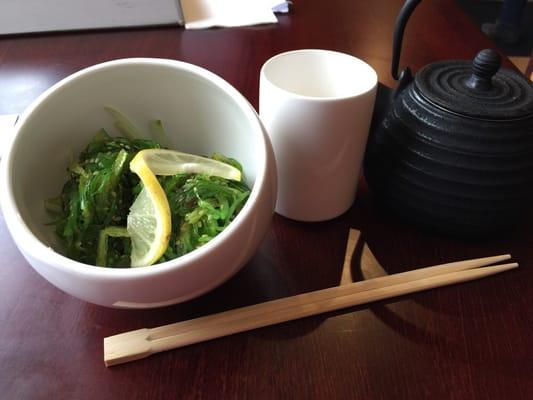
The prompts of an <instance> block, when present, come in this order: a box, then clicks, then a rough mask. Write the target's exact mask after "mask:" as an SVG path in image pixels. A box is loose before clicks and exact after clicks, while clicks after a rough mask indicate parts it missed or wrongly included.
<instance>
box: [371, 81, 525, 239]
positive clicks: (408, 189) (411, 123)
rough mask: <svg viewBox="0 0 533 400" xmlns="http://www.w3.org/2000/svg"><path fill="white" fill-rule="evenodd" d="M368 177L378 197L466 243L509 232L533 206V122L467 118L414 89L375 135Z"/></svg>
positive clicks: (403, 95) (407, 91)
mask: <svg viewBox="0 0 533 400" xmlns="http://www.w3.org/2000/svg"><path fill="white" fill-rule="evenodd" d="M364 170H365V177H366V179H367V181H368V184H369V186H370V187H371V188H372V189H373V191H374V192H375V193H376V198H377V199H378V200H380V201H381V202H383V203H384V204H385V205H386V206H387V207H389V208H390V209H391V210H393V211H394V212H396V213H397V214H399V215H400V216H402V217H403V218H404V219H406V220H408V221H411V222H414V223H417V224H419V225H423V226H426V227H429V228H431V229H433V230H437V231H443V232H447V233H452V234H457V235H467V236H483V235H486V234H488V233H490V232H494V229H497V228H499V229H509V228H512V227H515V226H516V225H517V224H518V223H519V222H520V221H521V220H522V219H523V216H524V215H525V214H527V213H528V212H529V209H530V208H531V204H532V200H533V116H530V117H529V118H522V119H511V120H491V119H488V118H485V119H480V118H469V117H465V116H464V115H460V114H457V113H454V112H449V111H447V110H445V109H443V108H441V107H439V106H438V105H436V104H434V103H432V102H431V101H428V100H427V99H426V98H425V97H424V96H423V94H422V93H420V91H419V90H418V88H417V86H416V85H415V84H414V82H413V83H411V84H410V85H409V86H408V87H407V88H405V89H404V90H403V91H402V92H401V93H399V94H398V95H397V97H396V98H395V99H394V102H393V103H392V104H391V106H390V109H389V111H388V113H387V115H386V117H385V119H384V120H383V121H382V123H381V124H380V125H379V126H378V128H377V129H376V131H374V132H372V133H371V136H370V138H369V143H368V147H367V153H366V158H365V165H364Z"/></svg>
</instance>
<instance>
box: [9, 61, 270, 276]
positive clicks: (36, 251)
mask: <svg viewBox="0 0 533 400" xmlns="http://www.w3.org/2000/svg"><path fill="white" fill-rule="evenodd" d="M141 64H142V65H156V66H163V67H168V68H174V69H177V70H180V71H182V72H186V73H191V74H193V75H195V76H197V77H199V78H201V79H205V80H207V81H209V82H210V83H212V84H214V85H215V86H216V87H218V88H219V89H221V90H222V91H223V92H225V93H226V94H228V95H229V97H230V98H231V99H232V100H233V101H234V102H235V103H236V105H237V106H238V107H239V109H241V110H242V111H243V114H244V115H245V116H246V118H247V120H248V121H249V123H250V125H251V126H252V129H251V132H252V133H253V134H254V135H255V136H256V138H255V140H256V141H257V144H258V145H259V147H260V149H258V150H259V151H258V152H257V157H258V165H259V168H258V169H257V175H256V178H255V181H254V184H253V186H252V189H251V192H250V196H249V198H248V200H247V201H246V203H245V204H244V206H243V208H242V209H241V211H240V212H239V214H238V215H237V216H236V217H235V219H234V220H233V221H232V222H231V223H230V224H229V225H228V226H227V227H226V228H225V229H224V230H223V231H222V232H220V233H219V234H218V235H217V236H216V237H214V238H213V239H212V240H210V241H209V242H208V243H206V244H205V245H203V246H202V247H200V248H198V249H195V250H193V251H192V252H190V253H187V254H185V255H183V256H180V257H178V258H175V259H173V260H168V261H165V262H163V263H160V264H154V265H151V266H147V267H137V268H131V267H130V268H106V267H99V266H95V265H90V264H85V263H82V262H79V261H76V260H73V259H71V258H68V257H66V256H64V255H62V254H60V253H58V252H56V251H55V250H54V249H52V247H50V246H48V245H46V244H45V243H43V242H42V241H41V240H39V239H38V238H37V237H36V236H35V235H34V234H33V232H32V231H31V229H30V228H29V227H28V225H27V224H26V222H25V221H24V219H23V218H22V216H21V215H20V213H19V212H18V207H17V203H16V201H15V196H14V193H13V190H12V188H13V182H12V169H13V163H14V157H13V153H14V151H13V149H15V148H16V145H17V139H18V137H19V133H20V131H21V130H22V129H23V128H24V125H25V123H26V121H27V120H28V118H29V117H30V116H31V115H32V114H33V112H34V111H35V110H36V109H38V108H39V107H41V105H42V104H43V103H44V102H45V101H47V99H48V98H49V97H50V96H51V95H52V94H54V93H56V92H58V91H60V90H63V89H64V88H65V87H67V86H68V85H70V84H71V83H72V82H73V81H75V80H78V79H80V78H83V77H85V76H88V75H92V74H96V73H99V72H101V71H103V70H106V69H111V68H119V67H122V66H128V65H141ZM6 142H7V143H6V148H5V151H4V153H3V156H2V159H1V160H0V174H1V175H0V178H1V181H0V184H1V186H2V187H3V189H2V190H1V191H0V204H1V206H2V211H3V214H4V218H5V221H6V225H7V226H8V229H9V231H10V233H11V235H12V237H13V239H14V241H15V243H16V245H17V247H19V249H20V250H21V251H22V253H23V254H24V255H26V253H27V254H28V255H30V256H31V257H32V258H35V259H37V260H40V261H43V262H45V263H46V264H47V265H49V266H52V267H54V268H57V269H60V270H63V271H64V272H67V273H70V274H76V275H79V276H84V277H91V278H112V279H114V280H121V279H127V280H129V279H131V278H142V277H146V276H157V275H161V274H166V273H167V272H169V271H171V270H176V269H187V268H188V267H192V266H193V265H196V264H197V261H200V260H201V259H202V258H204V257H205V256H207V254H208V253H210V252H211V251H212V250H213V249H214V248H217V247H219V246H221V245H222V243H223V242H224V241H225V239H226V238H227V237H229V236H231V235H232V234H233V232H234V231H236V230H237V229H238V227H239V226H240V225H242V223H243V222H244V221H246V220H248V219H250V218H253V212H254V210H253V208H254V205H255V204H256V201H257V198H258V197H259V195H260V193H261V192H263V191H264V188H263V187H264V185H265V183H266V182H265V181H266V180H267V174H268V169H269V168H268V167H269V166H268V162H269V157H268V149H269V143H268V137H267V133H266V130H265V128H264V126H263V124H262V123H261V120H260V119H259V116H258V114H257V112H256V111H255V109H254V108H253V106H252V105H251V104H250V103H249V101H248V100H247V99H246V98H245V97H244V96H243V95H242V94H241V93H240V92H239V91H238V90H237V89H236V88H235V87H233V86H232V85H231V84H230V83H229V82H227V81H226V80H224V79H223V78H222V77H220V76H218V75H216V74H215V73H213V72H211V71H209V70H207V69H205V68H203V67H200V66H197V65H194V64H191V63H188V62H184V61H178V60H173V59H165V58H148V57H135V58H122V59H116V60H112V61H106V62H103V63H99V64H95V65H92V66H89V67H86V68H83V69H81V70H79V71H77V72H75V73H73V74H71V75H68V76H67V77H65V78H63V79H61V80H60V81H58V82H57V83H55V84H54V85H52V86H51V87H50V88H48V89H47V90H46V91H44V92H43V93H42V94H41V95H39V96H38V97H37V98H36V99H35V100H34V101H33V102H32V103H31V104H30V105H29V106H28V107H27V108H26V109H25V110H24V112H23V113H22V114H21V115H20V117H19V120H18V121H17V124H16V125H15V128H14V131H13V132H12V134H11V135H10V136H9V137H8V138H7V140H6ZM28 261H29V260H28ZM30 264H31V263H30Z"/></svg>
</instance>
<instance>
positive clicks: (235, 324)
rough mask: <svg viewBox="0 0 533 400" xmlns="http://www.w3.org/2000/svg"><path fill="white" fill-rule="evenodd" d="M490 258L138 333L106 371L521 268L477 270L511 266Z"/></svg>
mask: <svg viewBox="0 0 533 400" xmlns="http://www.w3.org/2000/svg"><path fill="white" fill-rule="evenodd" d="M509 258H510V255H508V254H505V255H501V256H494V257H486V258H480V259H474V260H466V261H460V262H454V263H449V264H443V265H437V266H434V267H428V268H423V269H418V270H414V271H408V272H404V273H400V274H395V275H391V276H385V277H379V278H374V279H370V280H368V281H363V282H356V283H352V284H347V285H344V286H340V287H334V288H328V289H323V290H318V291H315V292H310V293H304V294H300V295H297V296H292V297H288V298H284V299H278V300H273V301H269V302H266V303H261V304H256V305H252V306H248V307H243V308H240V309H235V310H230V311H226V312H222V313H219V314H214V315H210V316H206V317H200V318H196V319H193V320H189V321H184V322H178V323H175V324H170V325H165V326H162V327H158V328H153V329H147V328H144V329H139V330H136V331H131V332H126V333H123V334H119V335H115V336H110V337H107V338H105V339H104V360H105V363H106V365H107V366H111V365H116V364H120V363H124V362H128V361H133V360H137V359H140V358H144V357H147V356H149V355H151V354H154V353H157V352H160V351H165V350H170V349H173V348H177V347H182V346H186V345H189V344H193V343H198V342H201V341H205V340H210V339H214V338H217V337H222V336H226V335H231V334H234V333H238V332H244V331H247V330H251V329H256V328H260V327H264V326H267V325H273V324H277V323H281V322H286V321H290V320H294V319H298V318H303V317H307V316H311V315H316V314H320V313H323V312H327V311H333V310H338V309H342V308H346V307H351V306H355V305H360V304H364V303H368V302H372V301H377V300H383V299H386V298H390V297H394V296H400V295H404V294H409V293H414V292H417V291H421V290H427V289H431V288H435V287H439V286H445V285H450V284H454V283H459V282H466V281H469V280H473V279H479V278H483V277H485V276H489V275H493V274H496V273H500V272H503V271H507V270H509V269H512V268H516V267H517V266H518V264H517V263H511V264H504V265H498V266H493V267H486V268H480V269H477V270H476V269H474V268H479V267H482V266H484V265H489V264H493V263H496V262H499V261H503V260H507V259H509Z"/></svg>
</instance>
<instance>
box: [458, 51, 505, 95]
mask: <svg viewBox="0 0 533 400" xmlns="http://www.w3.org/2000/svg"><path fill="white" fill-rule="evenodd" d="M500 66H501V57H500V55H499V54H498V53H496V52H495V51H494V50H492V49H485V50H481V51H480V52H479V53H477V55H476V57H475V58H474V61H473V62H472V75H471V76H470V78H469V79H468V81H467V82H466V85H467V86H468V87H469V88H471V89H474V90H483V91H485V90H489V89H491V88H492V77H493V76H494V75H495V74H496V72H498V70H499V69H500Z"/></svg>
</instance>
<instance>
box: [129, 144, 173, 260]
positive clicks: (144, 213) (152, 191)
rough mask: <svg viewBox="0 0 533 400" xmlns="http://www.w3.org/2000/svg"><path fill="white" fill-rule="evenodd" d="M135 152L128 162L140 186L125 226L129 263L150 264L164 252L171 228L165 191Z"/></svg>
mask: <svg viewBox="0 0 533 400" xmlns="http://www.w3.org/2000/svg"><path fill="white" fill-rule="evenodd" d="M140 153H142V152H139V153H138V154H137V155H136V156H135V157H134V158H133V160H132V161H131V163H130V170H131V171H132V172H134V173H136V174H137V175H138V176H139V178H140V179H141V182H142V183H143V185H144V187H143V189H142V191H141V193H139V195H138V196H137V198H136V199H135V201H134V202H133V204H132V206H131V208H130V213H129V214H128V219H127V226H126V229H127V230H128V233H129V235H130V238H131V266H132V267H144V266H147V265H152V264H153V263H155V262H156V261H157V260H158V259H159V258H161V256H162V255H163V254H164V253H165V251H166V249H167V247H168V242H169V240H170V232H171V229H172V226H171V219H170V207H169V205H168V199H167V196H166V194H165V191H164V190H163V188H162V187H161V185H160V184H159V181H158V180H157V178H156V177H155V175H154V173H153V172H152V170H151V168H150V167H149V166H148V165H147V164H146V162H145V159H144V157H142V156H141V157H139V154H140Z"/></svg>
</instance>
